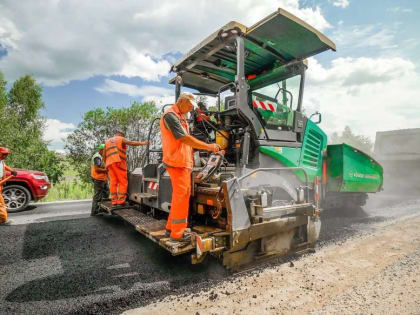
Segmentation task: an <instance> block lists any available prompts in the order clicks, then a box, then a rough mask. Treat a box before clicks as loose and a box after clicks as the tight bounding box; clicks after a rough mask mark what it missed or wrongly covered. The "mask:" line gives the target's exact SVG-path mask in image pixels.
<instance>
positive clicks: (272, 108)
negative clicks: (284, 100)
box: [252, 100, 277, 112]
mask: <svg viewBox="0 0 420 315" xmlns="http://www.w3.org/2000/svg"><path fill="white" fill-rule="evenodd" d="M252 105H253V106H254V108H259V109H263V110H269V111H272V112H275V111H276V107H277V105H273V104H270V103H266V102H262V101H257V100H255V101H253V102H252Z"/></svg>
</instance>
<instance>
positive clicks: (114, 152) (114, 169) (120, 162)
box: [105, 130, 149, 206]
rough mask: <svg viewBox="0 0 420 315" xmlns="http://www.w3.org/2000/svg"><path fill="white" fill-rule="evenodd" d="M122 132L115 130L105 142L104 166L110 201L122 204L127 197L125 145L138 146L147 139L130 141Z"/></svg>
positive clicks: (113, 203) (143, 143) (145, 143)
mask: <svg viewBox="0 0 420 315" xmlns="http://www.w3.org/2000/svg"><path fill="white" fill-rule="evenodd" d="M124 137H125V134H124V132H122V131H120V130H117V131H116V132H115V135H114V137H112V138H110V139H108V140H106V142H105V167H106V170H107V171H108V176H109V190H110V192H111V203H112V205H114V206H117V205H124V204H125V200H126V198H127V186H128V180H127V145H131V146H140V145H147V144H149V143H148V142H147V141H143V142H142V141H130V140H127V139H125V138H124Z"/></svg>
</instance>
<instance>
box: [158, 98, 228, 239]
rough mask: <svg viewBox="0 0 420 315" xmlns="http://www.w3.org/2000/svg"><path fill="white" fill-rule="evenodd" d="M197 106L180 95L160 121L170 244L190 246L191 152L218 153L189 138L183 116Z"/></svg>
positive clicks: (212, 148)
mask: <svg viewBox="0 0 420 315" xmlns="http://www.w3.org/2000/svg"><path fill="white" fill-rule="evenodd" d="M196 106H197V104H196V102H195V98H194V95H193V94H191V93H182V94H181V95H180V96H179V98H178V101H177V102H176V103H175V104H174V105H173V106H171V107H170V108H168V109H167V110H166V111H165V113H164V115H163V117H162V118H161V119H160V131H161V137H162V151H163V163H164V165H165V167H166V169H167V171H168V173H169V176H170V178H171V183H172V201H171V209H170V213H169V217H168V221H167V223H166V234H167V236H170V239H171V241H176V242H189V241H190V238H191V235H190V233H189V231H188V230H186V228H187V219H188V207H189V201H190V193H191V171H192V168H193V149H197V150H206V151H213V152H217V151H219V150H220V147H219V146H218V145H217V144H215V143H211V144H207V143H205V142H202V141H200V140H198V139H196V138H194V137H192V136H191V135H190V133H189V132H190V130H189V126H188V123H187V119H186V116H185V115H186V114H187V113H188V112H190V111H191V110H192V109H193V108H194V107H196Z"/></svg>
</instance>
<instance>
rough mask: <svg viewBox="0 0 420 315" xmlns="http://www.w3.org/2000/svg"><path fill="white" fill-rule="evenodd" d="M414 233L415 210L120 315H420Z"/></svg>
mask: <svg viewBox="0 0 420 315" xmlns="http://www.w3.org/2000/svg"><path fill="white" fill-rule="evenodd" d="M419 227H420V213H419V212H417V213H415V214H412V215H410V216H408V217H407V216H405V217H403V218H397V219H393V220H387V221H385V222H380V223H375V224H373V225H372V229H369V230H368V231H366V232H364V233H361V234H359V235H354V236H352V237H350V238H347V239H346V240H343V241H339V242H335V243H332V244H328V245H326V246H324V247H322V248H321V249H319V250H318V251H317V252H316V253H315V254H311V255H308V256H304V257H302V258H301V259H298V260H295V261H294V262H293V263H286V264H282V265H277V266H273V267H268V268H265V269H262V270H259V271H255V272H252V273H247V274H245V275H242V276H236V277H230V278H229V279H228V280H225V281H223V282H221V283H220V285H219V286H218V287H217V288H214V289H211V290H208V291H206V290H203V291H201V292H199V293H193V294H189V295H184V296H179V295H178V296H176V295H173V296H168V297H166V298H164V299H163V300H161V301H159V302H156V303H152V304H149V305H147V306H144V307H142V308H138V309H133V310H129V311H126V312H125V313H124V314H126V315H134V314H172V313H173V312H174V311H178V312H182V313H183V314H197V313H199V314H235V313H245V314H249V313H258V314H292V313H293V314H296V313H298V314H308V313H309V314H337V313H342V314H367V313H368V314H385V313H386V314H419V313H420V228H419Z"/></svg>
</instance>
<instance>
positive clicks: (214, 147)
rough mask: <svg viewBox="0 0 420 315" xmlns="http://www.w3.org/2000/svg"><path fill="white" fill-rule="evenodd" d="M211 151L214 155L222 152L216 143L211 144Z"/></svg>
mask: <svg viewBox="0 0 420 315" xmlns="http://www.w3.org/2000/svg"><path fill="white" fill-rule="evenodd" d="M210 151H212V152H213V153H216V152H219V151H220V146H219V145H218V144H216V143H211V144H210Z"/></svg>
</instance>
